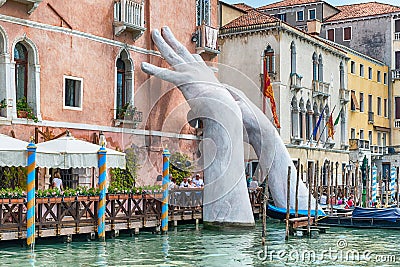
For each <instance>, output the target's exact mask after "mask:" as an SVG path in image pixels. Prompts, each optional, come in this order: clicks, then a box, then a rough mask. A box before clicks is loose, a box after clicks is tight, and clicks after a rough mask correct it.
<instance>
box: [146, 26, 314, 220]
mask: <svg viewBox="0 0 400 267" xmlns="http://www.w3.org/2000/svg"><path fill="white" fill-rule="evenodd" d="M152 37H153V40H154V42H155V44H156V46H157V47H158V49H159V51H160V53H161V55H162V56H163V57H164V58H165V60H166V61H167V62H168V63H169V64H170V65H171V66H172V67H173V68H174V70H168V69H163V68H159V67H156V66H154V65H151V64H148V63H142V69H143V71H144V72H146V73H148V74H150V75H155V76H157V77H159V78H161V79H163V80H166V81H168V82H171V83H173V84H175V85H176V86H177V87H178V88H179V89H180V90H181V91H182V93H183V95H184V97H185V98H186V100H187V101H188V103H189V105H190V107H191V109H192V111H193V112H194V113H195V114H196V116H197V117H200V118H202V120H203V125H204V133H203V136H204V139H210V140H212V141H213V143H214V145H215V146H216V154H215V158H213V159H208V160H207V157H210V156H212V155H214V154H213V153H209V152H208V151H207V149H208V147H207V146H205V147H204V148H203V154H204V155H203V156H204V158H205V161H210V162H211V163H210V165H209V166H206V168H205V170H204V175H205V183H206V187H205V189H204V200H203V201H204V205H203V221H204V222H205V223H210V224H238V225H254V219H253V214H252V210H251V206H250V202H249V197H248V193H247V187H246V181H245V179H244V155H243V153H244V150H243V126H244V128H245V130H246V131H247V136H248V140H249V143H250V144H251V145H252V146H253V148H254V150H255V152H256V154H257V156H258V158H259V162H260V166H261V169H262V173H263V175H264V176H265V175H266V174H269V179H270V183H269V187H270V191H271V194H272V197H273V199H274V201H275V204H276V205H277V206H278V207H286V190H287V188H286V177H287V166H289V165H290V166H292V174H291V177H292V179H293V182H292V183H291V185H293V186H292V187H291V196H292V197H291V200H292V203H291V206H292V207H293V206H294V204H293V203H294V197H293V196H294V185H295V184H296V183H295V182H294V181H295V177H296V169H295V167H294V166H293V163H292V160H291V158H290V155H289V153H288V151H287V149H286V147H285V145H284V144H283V142H282V140H281V138H280V136H279V134H278V132H277V131H276V130H275V128H274V126H273V125H272V123H271V122H270V121H269V119H268V118H267V117H266V116H265V114H263V113H262V112H261V110H260V109H259V108H258V107H257V106H255V105H254V104H253V103H252V102H251V101H250V100H249V99H248V98H247V97H246V96H245V95H244V93H243V92H241V91H239V90H237V89H236V88H233V87H230V86H227V85H223V84H221V83H219V81H218V80H217V79H216V77H215V75H214V73H213V72H212V70H211V69H210V68H209V67H208V66H207V65H206V64H205V63H204V61H203V60H202V58H201V57H200V56H199V55H191V54H190V53H189V51H188V50H187V49H186V48H185V47H184V46H183V45H182V44H180V43H179V42H178V41H177V40H176V39H175V37H174V36H173V34H172V32H171V31H170V30H169V28H168V27H164V28H163V29H162V36H161V35H160V33H159V32H158V31H157V30H154V31H153V32H152ZM307 198H308V190H307V188H306V187H305V185H304V184H302V183H301V185H300V188H299V209H307V205H308V204H307Z"/></svg>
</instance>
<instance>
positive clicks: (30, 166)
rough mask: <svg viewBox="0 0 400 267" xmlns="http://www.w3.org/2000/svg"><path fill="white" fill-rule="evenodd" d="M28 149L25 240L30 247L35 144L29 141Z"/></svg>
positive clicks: (31, 241) (33, 217)
mask: <svg viewBox="0 0 400 267" xmlns="http://www.w3.org/2000/svg"><path fill="white" fill-rule="evenodd" d="M27 150H28V177H27V182H26V185H27V192H28V193H27V209H28V210H27V216H26V241H27V244H28V246H29V247H31V248H32V249H33V248H34V246H35V218H36V215H35V176H36V175H35V172H36V171H35V168H36V146H35V144H34V143H33V141H31V142H30V143H29V145H28V147H27Z"/></svg>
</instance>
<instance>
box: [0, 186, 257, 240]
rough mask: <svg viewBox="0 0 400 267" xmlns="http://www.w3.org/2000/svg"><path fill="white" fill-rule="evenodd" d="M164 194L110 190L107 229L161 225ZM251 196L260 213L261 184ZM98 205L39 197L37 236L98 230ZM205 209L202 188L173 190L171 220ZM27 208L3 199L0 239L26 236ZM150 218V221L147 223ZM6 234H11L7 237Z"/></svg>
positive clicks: (93, 200)
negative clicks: (140, 193)
mask: <svg viewBox="0 0 400 267" xmlns="http://www.w3.org/2000/svg"><path fill="white" fill-rule="evenodd" d="M161 198H162V194H161V193H156V194H143V195H133V194H107V198H106V212H105V216H106V229H108V230H112V229H128V228H132V227H133V228H137V227H139V226H137V225H142V226H143V227H148V225H150V227H151V226H157V225H160V219H161V204H162V203H161ZM249 198H250V202H251V205H252V208H253V213H254V214H257V213H259V212H260V209H261V205H262V200H263V197H262V188H257V189H254V190H249ZM98 205H99V196H79V197H46V198H36V220H35V224H36V231H37V236H39V237H40V236H59V235H65V234H66V233H71V234H77V233H89V232H90V233H95V232H96V231H97V208H98ZM202 209H203V189H202V188H179V189H174V190H170V195H169V220H170V221H176V220H193V219H201V218H202ZM26 211H27V203H26V199H24V198H20V199H0V240H2V239H4V240H10V239H23V238H25V237H26ZM148 222H151V223H150V224H148ZM118 224H119V226H118V227H117V225H118ZM133 225H136V226H133ZM146 225H147V226H146ZM121 227H122V228H121ZM124 227H125V228H124ZM83 229H84V230H83ZM88 229H89V230H88ZM45 232H46V233H45ZM10 234H11V235H12V236H11V237H10ZM5 235H8V236H7V238H6V237H5Z"/></svg>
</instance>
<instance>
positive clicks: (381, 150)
mask: <svg viewBox="0 0 400 267" xmlns="http://www.w3.org/2000/svg"><path fill="white" fill-rule="evenodd" d="M370 149H371V155H372V156H383V155H385V154H388V147H386V146H376V145H374V146H373V145H371V146H370Z"/></svg>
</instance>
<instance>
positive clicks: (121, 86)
mask: <svg viewBox="0 0 400 267" xmlns="http://www.w3.org/2000/svg"><path fill="white" fill-rule="evenodd" d="M125 90H126V87H125V63H124V61H123V60H122V59H121V58H118V59H117V114H118V115H121V116H122V109H123V108H124V107H125V104H126V102H127V101H126V92H125ZM120 119H123V118H120Z"/></svg>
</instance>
